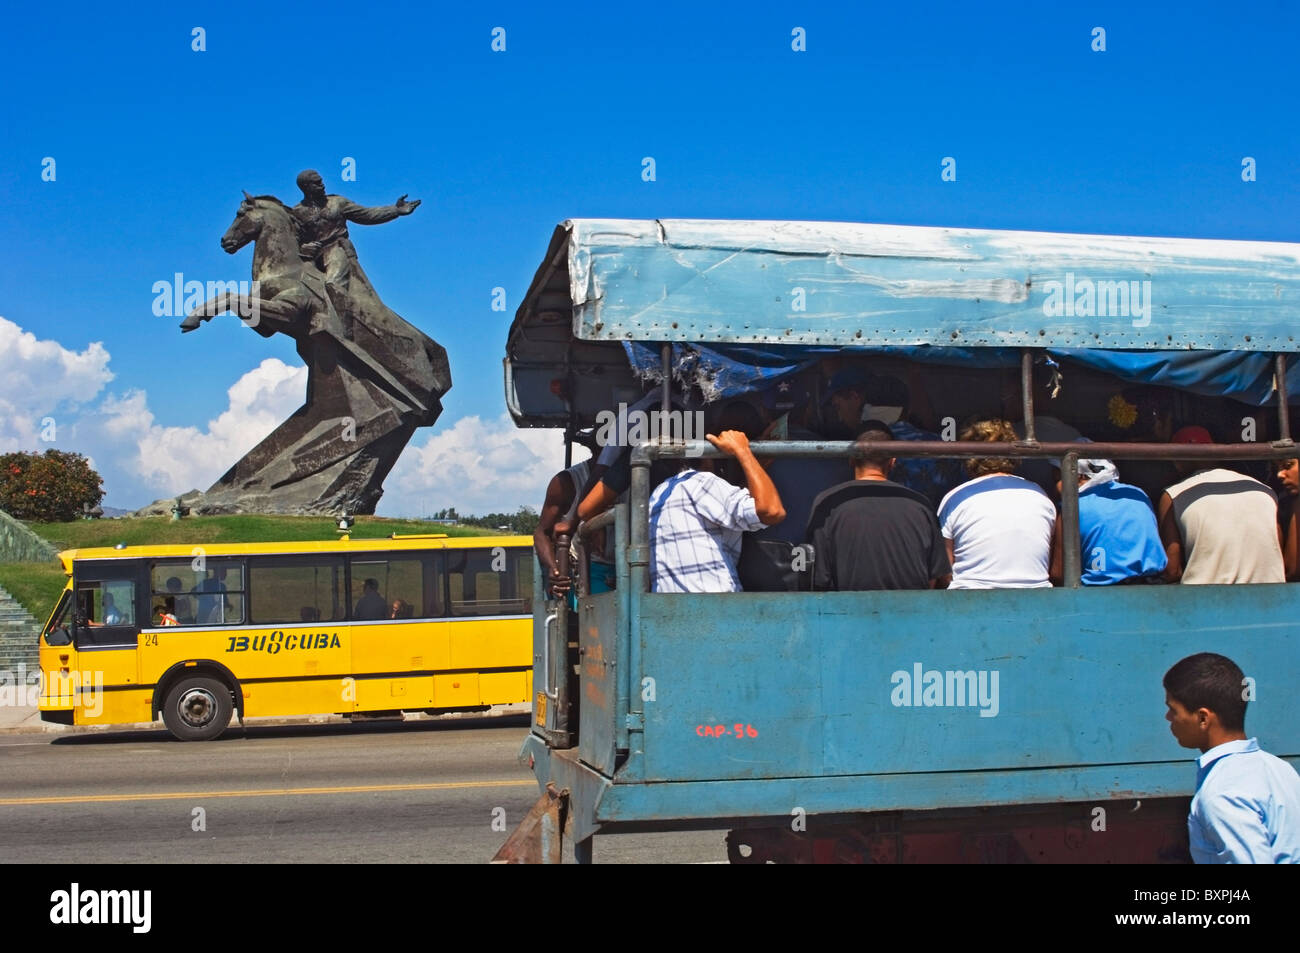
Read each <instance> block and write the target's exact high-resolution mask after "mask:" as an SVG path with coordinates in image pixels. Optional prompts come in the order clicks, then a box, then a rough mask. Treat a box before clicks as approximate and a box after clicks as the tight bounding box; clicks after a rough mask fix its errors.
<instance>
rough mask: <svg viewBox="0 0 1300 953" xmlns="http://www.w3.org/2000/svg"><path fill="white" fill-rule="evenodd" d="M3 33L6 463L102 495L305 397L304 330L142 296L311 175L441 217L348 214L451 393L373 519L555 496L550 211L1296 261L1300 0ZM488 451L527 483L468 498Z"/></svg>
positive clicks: (227, 260)
mask: <svg viewBox="0 0 1300 953" xmlns="http://www.w3.org/2000/svg"><path fill="white" fill-rule="evenodd" d="M6 26H7V29H6V31H5V33H4V35H3V37H0V77H3V81H4V82H3V88H4V90H5V95H4V97H3V102H0V129H3V130H4V131H3V132H2V133H0V316H2V317H3V318H5V319H7V321H8V322H10V323H12V325H16V326H17V328H20V329H21V331H22V332H26V333H27V334H30V335H32V336H34V341H33V340H31V339H27V338H25V337H23V336H22V335H21V334H20V333H19V332H18V331H16V330H14V329H13V328H12V327H8V326H4V330H3V331H2V332H0V342H7V343H6V344H5V345H4V346H5V347H6V349H7V351H8V353H7V354H6V356H5V358H4V360H5V365H6V367H8V368H10V370H11V374H10V375H8V376H9V382H8V384H3V383H0V418H6V419H0V449H14V448H19V447H21V448H23V449H44V448H45V447H46V446H48V445H49V444H48V443H42V442H40V441H39V439H37V438H36V437H35V436H34V435H35V434H36V433H37V432H38V430H39V422H40V421H41V420H42V419H44V418H45V417H47V416H52V417H53V418H54V419H55V420H56V421H58V422H59V424H60V431H59V436H58V439H57V440H56V441H55V443H54V445H55V446H58V447H60V448H62V449H71V450H80V451H82V452H86V453H89V454H91V455H92V456H93V458H94V459H95V462H96V464H97V465H98V466H99V467H100V468H101V471H102V472H103V473H104V474H105V477H106V484H107V490H108V496H107V498H106V503H109V504H111V505H117V506H139V505H142V504H144V503H146V502H148V501H150V500H152V499H154V498H156V497H159V496H163V495H167V494H170V493H174V492H179V491H181V490H185V489H189V488H190V486H194V485H200V486H201V487H206V485H207V484H208V483H209V482H211V480H212V479H215V478H216V477H217V476H219V475H220V473H221V471H223V470H224V469H225V468H226V467H227V466H228V465H230V464H231V463H233V462H234V461H235V459H236V458H237V457H238V455H239V453H241V452H242V451H240V450H238V445H239V443H240V440H241V439H243V440H244V441H245V442H246V443H248V441H252V442H255V441H256V439H258V438H259V437H260V436H262V435H263V434H264V433H265V432H267V431H269V429H270V428H271V427H272V426H274V424H275V423H277V422H278V420H279V419H281V418H282V416H283V415H284V413H287V412H288V411H290V410H292V409H293V407H294V406H296V405H297V403H298V402H299V401H300V400H301V379H300V377H301V375H299V376H298V377H295V376H294V370H293V369H294V368H297V366H298V365H299V361H298V359H297V356H296V354H295V353H294V351H293V347H292V342H291V341H289V339H287V338H283V337H280V338H277V339H273V340H266V339H263V338H261V337H259V336H257V335H255V334H253V333H252V332H251V331H249V330H248V329H246V328H242V327H240V325H239V324H238V322H237V320H236V319H234V318H232V317H226V318H218V319H215V320H214V321H213V322H211V323H210V324H208V325H205V326H204V327H203V328H202V329H201V330H200V331H198V332H196V333H195V334H192V335H186V336H184V337H182V336H181V335H180V333H179V331H178V330H177V328H176V324H177V321H176V319H173V318H159V317H155V316H154V315H153V313H152V310H151V306H152V302H153V293H152V291H151V288H152V285H153V283H154V282H155V281H159V280H169V279H170V278H171V276H172V275H173V273H175V272H182V273H183V274H184V275H185V276H186V277H187V278H197V279H200V280H209V279H213V280H215V279H237V278H248V277H249V276H250V268H251V257H252V252H251V247H249V248H245V249H244V250H242V251H240V252H239V253H238V254H236V255H235V256H228V255H226V254H225V253H224V252H223V251H222V250H221V249H220V247H219V246H218V244H217V239H218V238H219V237H220V235H221V233H222V232H223V231H224V230H225V229H226V228H227V226H228V225H229V224H230V221H231V220H232V218H233V216H234V214H235V211H236V208H237V206H238V202H239V197H240V190H241V189H247V190H248V191H250V192H252V193H255V194H257V193H274V194H276V195H279V196H280V197H281V198H282V199H284V200H286V201H288V202H290V203H293V202H295V201H296V200H297V199H298V192H297V190H296V188H295V186H294V177H295V175H296V174H297V172H298V171H299V170H300V169H303V168H307V167H312V168H316V169H318V170H319V171H320V172H321V173H322V175H323V176H324V178H325V181H326V187H327V188H328V190H329V191H331V192H339V193H342V194H344V195H347V196H348V197H349V198H352V199H353V200H354V201H357V202H360V203H363V204H367V205H380V204H387V203H391V202H392V201H394V200H395V199H396V198H397V196H398V195H400V194H402V193H409V195H410V196H411V197H412V198H420V199H422V200H423V203H424V204H423V205H422V206H421V207H420V208H419V209H418V210H417V211H416V212H415V214H414V215H412V216H410V217H408V218H403V219H400V220H398V221H396V222H393V223H390V224H387V225H382V226H376V227H372V228H366V227H363V226H353V227H352V229H351V231H352V238H353V241H354V243H355V244H356V246H357V249H358V254H359V256H360V260H361V263H362V265H363V266H364V267H365V269H366V270H367V272H368V273H369V275H370V277H371V279H372V281H373V283H374V285H375V287H376V288H377V289H378V291H379V293H380V294H381V295H382V296H383V297H384V299H385V301H386V303H387V304H388V305H389V306H390V307H392V308H393V309H394V310H395V311H397V312H398V313H399V314H401V315H403V316H404V317H405V318H406V319H407V320H408V321H411V322H412V323H413V324H415V325H416V326H418V327H420V328H421V329H422V330H424V331H425V332H426V333H428V334H429V335H430V336H432V337H434V338H435V339H436V340H438V341H439V342H440V343H441V344H442V345H443V346H444V347H446V348H447V351H448V354H449V356H450V359H451V366H452V374H453V378H454V382H455V384H454V388H453V390H452V391H451V392H450V393H449V394H448V395H447V397H446V399H445V400H444V407H445V409H444V412H443V416H442V417H441V419H440V420H439V421H438V423H437V424H436V425H435V426H434V428H432V430H431V431H421V432H420V433H418V434H417V435H416V437H415V439H414V440H413V441H412V445H411V449H410V450H408V452H407V455H406V456H405V457H404V458H403V461H402V462H401V463H399V465H398V471H395V473H394V478H390V484H389V488H388V489H389V493H388V495H387V496H386V497H385V500H384V502H383V503H381V506H380V512H381V513H387V514H389V515H397V514H399V513H402V514H411V515H416V514H418V512H419V511H421V510H422V509H425V508H439V507H441V506H444V505H456V506H457V507H458V508H459V509H461V510H462V511H466V510H477V511H484V510H486V509H487V508H489V507H491V508H494V509H495V508H497V506H498V505H510V506H514V505H518V504H519V503H524V502H531V503H533V504H534V505H536V503H538V502H539V501H540V496H541V491H542V489H543V487H544V484H545V479H546V477H547V476H548V475H549V470H550V468H551V467H552V466H553V464H554V463H555V461H556V459H557V457H556V448H558V445H559V441H558V437H552V436H548V435H538V434H523V435H520V434H518V433H515V432H513V431H511V430H509V429H507V428H506V425H505V424H504V423H503V422H502V421H501V417H502V415H503V413H504V402H503V398H502V380H501V358H502V356H503V351H504V344H505V335H506V330H507V328H508V325H509V320H510V318H511V317H512V316H513V313H514V309H515V308H516V307H517V305H518V303H519V299H520V296H521V295H522V294H523V292H524V291H525V290H526V288H527V286H528V283H529V281H530V279H531V277H532V275H533V272H534V270H535V269H536V268H537V266H538V265H539V264H540V262H541V258H542V254H543V252H544V251H545V248H546V244H547V242H548V240H549V237H550V234H551V231H552V229H553V228H554V226H555V225H556V224H557V223H558V222H560V221H563V220H564V219H566V218H570V217H581V218H592V217H624V218H738V219H810V220H839V221H865V222H887V223H902V224H924V225H946V226H959V227H978V228H1011V229H1032V230H1048V231H1074V232H1099V233H1113V234H1138V235H1142V234H1146V235H1173V236H1188V237H1205V238H1232V239H1254V240H1272V241H1297V240H1300V235H1297V231H1298V228H1300V227H1298V225H1297V223H1300V214H1298V213H1300V189H1297V177H1298V176H1300V158H1298V156H1300V149H1298V148H1297V147H1298V146H1300V127H1298V125H1297V123H1296V121H1295V116H1296V103H1297V101H1298V99H1300V97H1298V95H1297V94H1298V93H1300V89H1298V87H1300V81H1298V79H1297V65H1296V63H1297V58H1296V57H1295V55H1294V46H1295V42H1296V38H1297V37H1298V36H1300V12H1297V6H1296V5H1294V4H1290V3H1284V2H1262V3H1257V4H1253V5H1251V6H1250V7H1249V8H1241V9H1236V8H1233V9H1230V10H1226V11H1225V9H1224V8H1222V6H1221V5H1219V6H1218V9H1216V5H1212V4H1208V3H1191V4H1182V3H1180V4H1169V5H1151V6H1146V5H1143V6H1142V7H1140V8H1138V9H1133V8H1131V7H1130V5H1128V4H1120V3H1114V4H1106V3H1089V4H1070V3H1064V4H1030V3H1025V4H983V3H980V4H975V3H971V4H969V5H962V4H945V3H928V4H924V5H915V6H913V5H904V4H898V5H882V6H880V7H878V8H877V7H874V6H873V7H866V6H864V5H860V4H849V3H843V4H817V3H814V4H803V3H800V4H793V3H789V4H786V3H766V4H726V5H717V6H706V5H703V4H690V3H655V4H639V5H626V6H625V5H612V4H564V5H558V6H557V5H542V6H537V5H525V4H474V5H457V6H456V8H455V9H452V10H446V11H444V10H442V9H435V8H432V7H426V6H423V5H410V6H407V5H403V4H391V5H390V4H383V3H370V4H357V3H317V4H313V5H311V6H310V7H304V8H285V7H281V6H278V5H276V4H272V3H262V4H246V3H235V4H193V5H186V6H184V7H182V8H179V9H178V8H173V7H172V6H170V5H162V4H158V5H150V4H138V5H130V6H127V7H119V6H109V7H106V6H102V5H77V4H72V5H60V6H58V7H49V6H44V7H42V6H38V5H24V6H22V7H19V8H15V9H13V10H11V11H9V13H8V15H7V24H6ZM498 26H499V27H503V28H505V30H506V51H505V52H503V53H494V52H493V51H492V50H491V48H490V45H491V39H492V36H491V31H492V29H493V28H494V27H498ZM194 27H202V28H203V29H204V30H205V31H206V46H207V49H206V51H205V52H194V51H193V50H192V49H191V42H192V37H191V30H192V28H194ZM794 27H803V28H804V29H805V30H806V32H807V51H806V52H799V53H797V52H794V51H792V50H791V30H792V29H793V28H794ZM1094 27H1102V28H1104V29H1105V31H1106V50H1105V52H1094V51H1093V50H1092V49H1091V44H1092V30H1093V28H1094ZM47 156H48V157H53V158H54V159H55V162H56V167H55V168H56V179H55V181H53V182H47V181H42V177H41V172H42V160H43V159H44V158H45V157H47ZM644 156H653V157H654V159H655V162H656V175H657V178H656V181H654V182H645V181H642V178H641V160H642V158H643V157H644ZM944 156H953V157H955V158H956V160H957V180H956V181H955V182H943V181H941V179H940V162H941V159H942V158H943V157H944ZM1245 156H1251V157H1254V159H1255V160H1256V163H1257V180H1256V181H1254V182H1249V183H1247V182H1243V181H1242V178H1241V161H1242V158H1243V157H1245ZM344 157H352V158H354V159H355V160H356V167H357V177H356V181H354V182H344V181H341V179H340V170H341V163H342V160H343V159H344ZM497 286H501V287H504V288H505V289H506V291H507V303H508V310H507V311H506V312H505V313H502V312H496V311H492V310H491V300H492V289H493V288H494V287H497ZM24 342H25V343H24ZM94 342H100V344H101V346H102V348H101V350H99V351H96V350H94V349H93V347H92V345H93V344H94ZM268 361H271V362H272V363H270V364H268V363H266V362H268ZM276 362H278V363H276ZM15 368H17V372H14V369H15ZM24 368H26V370H24ZM110 375H111V379H110ZM241 382H242V383H241ZM237 385H238V386H237ZM232 387H236V389H237V393H233V394H232V393H231V388H232ZM295 388H297V390H295ZM277 414H279V416H278V417H277V416H276V415H277ZM223 415H224V416H223ZM458 425H459V428H458ZM258 427H261V428H263V429H262V430H261V432H260V433H259V432H255V431H257V429H258ZM248 445H249V446H251V443H248ZM245 449H246V448H245ZM223 454H225V455H226V456H224V457H223V456H222V455H223ZM476 454H477V456H476ZM502 460H518V463H519V465H518V466H517V467H515V468H514V472H512V473H511V474H509V475H508V476H505V477H502V479H501V480H500V481H499V482H498V483H496V484H494V485H493V486H492V487H490V488H485V486H484V484H485V479H486V475H487V474H490V473H499V472H500V469H501V466H502ZM436 461H449V462H447V464H446V465H445V466H438V465H436V463H435V462H436ZM434 471H438V472H434ZM535 471H537V472H535ZM398 484H400V486H399V485H398Z"/></svg>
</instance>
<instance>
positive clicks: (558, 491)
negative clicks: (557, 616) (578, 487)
mask: <svg viewBox="0 0 1300 953" xmlns="http://www.w3.org/2000/svg"><path fill="white" fill-rule="evenodd" d="M573 493H574V489H573V481H572V480H571V479H570V478H569V476H568V475H567V474H565V473H557V474H555V476H553V477H551V482H550V483H548V484H547V486H546V499H545V500H544V501H543V503H542V512H541V515H540V516H539V517H538V520H537V529H535V530H534V531H533V549H534V550H535V551H536V553H537V561H538V562H540V563H541V564H542V572H543V573H544V574H545V577H546V590H547V592H554V593H556V594H559V593H563V592H567V591H568V589H569V577H568V576H561V575H560V572H559V569H558V567H557V566H556V564H555V540H554V538H553V534H554V533H555V530H556V524H557V523H559V521H560V517H561V516H563V515H564V514H565V513H566V512H567V511H568V509H569V507H570V506H571V505H573Z"/></svg>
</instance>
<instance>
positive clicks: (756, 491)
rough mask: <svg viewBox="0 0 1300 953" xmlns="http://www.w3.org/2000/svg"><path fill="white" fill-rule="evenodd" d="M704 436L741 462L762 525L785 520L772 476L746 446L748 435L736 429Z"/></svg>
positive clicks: (783, 508)
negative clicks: (716, 434)
mask: <svg viewBox="0 0 1300 953" xmlns="http://www.w3.org/2000/svg"><path fill="white" fill-rule="evenodd" d="M705 436H707V437H708V438H709V442H710V443H711V444H713V445H714V446H715V447H717V448H718V449H719V450H721V451H723V452H724V453H726V454H728V455H729V456H732V457H735V458H736V462H737V463H739V464H740V468H741V470H742V471H743V472H744V474H745V485H746V486H747V487H748V489H749V495H750V496H752V497H753V498H754V512H755V513H757V514H758V518H759V519H760V520H762V522H763V525H764V526H775V525H776V524H777V523H779V522H781V520H783V519H785V507H784V506H783V505H782V503H781V496H780V494H778V493H777V492H776V487H775V486H773V485H772V478H771V477H769V476H768V475H767V471H766V470H764V469H763V467H762V464H760V463H759V462H758V460H756V459H755V458H754V454H753V452H752V451H751V450H750V449H749V438H748V437H746V436H745V435H744V434H743V433H741V432H740V431H739V430H724V431H723V432H722V433H720V434H719V435H718V436H716V437H715V436H713V434H706V435H705Z"/></svg>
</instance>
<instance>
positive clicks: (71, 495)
mask: <svg viewBox="0 0 1300 953" xmlns="http://www.w3.org/2000/svg"><path fill="white" fill-rule="evenodd" d="M103 498H104V481H103V479H102V478H101V477H100V475H99V474H98V473H96V472H95V471H94V470H93V469H91V466H90V461H89V460H87V459H86V458H85V457H83V456H82V455H81V454H79V453H66V452H64V451H62V450H46V451H45V453H43V454H40V453H24V452H21V451H20V452H17V453H6V454H4V455H3V456H0V509H3V510H4V511H5V512H7V513H8V514H9V515H10V516H12V517H14V518H15V519H20V520H29V521H31V522H37V523H66V522H68V521H70V520H74V519H77V518H78V517H79V516H81V514H82V508H83V507H84V506H85V504H87V503H89V504H90V505H91V506H97V505H98V504H99V502H100V501H101V500H103Z"/></svg>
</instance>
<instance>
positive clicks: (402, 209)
mask: <svg viewBox="0 0 1300 953" xmlns="http://www.w3.org/2000/svg"><path fill="white" fill-rule="evenodd" d="M419 204H420V200H419V199H416V200H415V201H414V202H408V201H406V196H405V195H403V196H402V197H401V198H400V199H398V200H397V202H396V203H394V204H393V205H375V206H367V205H358V204H357V203H356V202H350V201H348V200H347V199H344V200H343V209H342V211H343V216H344V217H345V218H346V219H347V220H348V221H349V222H355V223H356V224H358V225H382V224H384V222H391V221H392V220H393V219H395V218H398V217H400V216H402V215H410V214H411V213H412V212H414V211H415V210H416V208H417V207H418V206H419Z"/></svg>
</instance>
